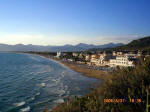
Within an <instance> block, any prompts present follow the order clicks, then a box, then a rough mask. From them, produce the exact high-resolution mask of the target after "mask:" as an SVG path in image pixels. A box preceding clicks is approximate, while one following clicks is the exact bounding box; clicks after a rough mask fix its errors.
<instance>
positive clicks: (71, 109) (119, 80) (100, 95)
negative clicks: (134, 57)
mask: <svg viewBox="0 0 150 112" xmlns="http://www.w3.org/2000/svg"><path fill="white" fill-rule="evenodd" d="M149 80H150V58H147V59H146V60H145V61H142V62H141V63H140V64H139V65H137V66H136V67H135V68H122V69H119V68H118V69H117V70H115V71H114V72H113V75H111V77H109V79H108V80H107V81H105V82H104V84H103V85H101V86H99V87H97V88H96V89H95V90H92V91H91V93H89V94H87V95H85V96H83V97H74V98H69V99H67V100H66V101H65V102H64V103H62V104H59V105H57V106H56V107H54V108H53V109H52V110H51V112H145V111H146V105H147V100H150V99H149V98H148V97H147V96H148V95H147V93H148V92H149V85H150V81H149ZM104 99H124V100H125V101H124V102H122V103H121V102H120V103H114V102H113V103H106V102H104ZM131 99H134V100H131ZM136 99H138V100H136ZM133 101H134V102H133ZM147 108H148V106H147ZM45 112H48V111H45ZM146 112H148V110H147V111H146Z"/></svg>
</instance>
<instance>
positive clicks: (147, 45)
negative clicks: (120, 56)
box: [115, 36, 150, 51]
mask: <svg viewBox="0 0 150 112" xmlns="http://www.w3.org/2000/svg"><path fill="white" fill-rule="evenodd" d="M115 49H117V50H147V51H150V36H147V37H144V38H140V39H137V40H133V41H131V42H130V43H129V44H127V45H123V46H118V47H116V48H115Z"/></svg>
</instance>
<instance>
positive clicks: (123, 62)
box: [109, 56, 135, 67]
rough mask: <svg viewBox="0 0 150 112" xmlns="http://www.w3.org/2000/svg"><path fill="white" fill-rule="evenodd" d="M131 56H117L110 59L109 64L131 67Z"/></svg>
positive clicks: (111, 65)
mask: <svg viewBox="0 0 150 112" xmlns="http://www.w3.org/2000/svg"><path fill="white" fill-rule="evenodd" d="M134 59H135V58H134V57H133V56H117V57H116V59H110V62H109V66H110V67H116V66H123V67H133V66H134Z"/></svg>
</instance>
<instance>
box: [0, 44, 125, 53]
mask: <svg viewBox="0 0 150 112" xmlns="http://www.w3.org/2000/svg"><path fill="white" fill-rule="evenodd" d="M122 45H124V44H122V43H116V44H115V43H108V44H104V45H93V44H84V43H79V44H77V45H69V44H67V45H64V46H41V45H32V44H28V45H24V44H16V45H8V44H0V51H49V52H58V51H61V52H71V51H85V50H88V49H92V48H114V47H117V46H122Z"/></svg>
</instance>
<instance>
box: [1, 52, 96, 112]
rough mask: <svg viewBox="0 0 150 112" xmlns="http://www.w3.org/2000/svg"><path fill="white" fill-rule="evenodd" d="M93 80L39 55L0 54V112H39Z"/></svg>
mask: <svg viewBox="0 0 150 112" xmlns="http://www.w3.org/2000/svg"><path fill="white" fill-rule="evenodd" d="M96 81H97V80H96V79H92V78H87V77H84V76H82V75H80V74H79V73H76V72H74V71H72V70H70V69H68V68H66V67H65V66H63V65H61V64H59V63H57V62H55V61H52V60H49V59H46V58H43V57H40V56H35V55H29V54H19V53H0V112H41V111H42V110H43V108H45V107H48V108H51V107H52V106H54V105H56V104H57V103H61V102H63V101H64V100H65V98H67V97H68V96H72V95H84V94H85V93H87V92H89V91H90V89H91V88H92V85H93V84H94V83H95V82H96Z"/></svg>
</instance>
